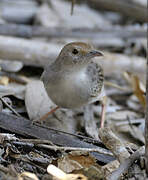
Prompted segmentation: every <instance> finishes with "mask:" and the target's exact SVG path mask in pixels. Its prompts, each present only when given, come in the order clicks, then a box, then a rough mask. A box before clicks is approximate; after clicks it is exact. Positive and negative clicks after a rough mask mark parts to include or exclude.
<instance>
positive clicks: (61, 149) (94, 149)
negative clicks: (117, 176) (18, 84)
mask: <svg viewBox="0 0 148 180" xmlns="http://www.w3.org/2000/svg"><path fill="white" fill-rule="evenodd" d="M37 146H38V147H41V148H46V149H52V150H54V151H57V150H60V151H85V152H98V153H101V154H107V155H110V156H112V155H113V154H112V153H111V152H110V151H108V150H106V149H103V148H77V147H59V146H50V145H46V144H38V145H37Z"/></svg>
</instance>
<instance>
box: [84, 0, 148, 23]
mask: <svg viewBox="0 0 148 180" xmlns="http://www.w3.org/2000/svg"><path fill="white" fill-rule="evenodd" d="M87 2H88V4H90V6H93V7H94V8H95V9H98V10H100V9H102V10H108V11H114V12H119V13H121V14H122V15H125V16H126V17H129V18H132V19H135V20H138V21H141V22H147V21H148V20H147V7H146V6H145V7H144V6H141V5H138V3H135V2H134V1H123V0H87Z"/></svg>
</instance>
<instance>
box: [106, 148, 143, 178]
mask: <svg viewBox="0 0 148 180" xmlns="http://www.w3.org/2000/svg"><path fill="white" fill-rule="evenodd" d="M144 153H145V147H144V146H142V147H141V148H139V149H138V150H137V151H136V152H135V153H133V154H132V155H131V156H130V157H129V158H127V159H126V160H125V161H124V162H123V163H121V164H120V166H119V168H118V169H117V170H115V171H113V173H112V174H111V175H110V176H108V177H107V180H117V179H119V177H120V176H121V175H122V174H123V173H125V172H126V171H127V170H128V169H129V167H131V165H132V164H133V163H134V161H136V160H137V159H139V158H140V156H143V155H144Z"/></svg>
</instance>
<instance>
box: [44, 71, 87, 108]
mask: <svg viewBox="0 0 148 180" xmlns="http://www.w3.org/2000/svg"><path fill="white" fill-rule="evenodd" d="M47 92H48V95H49V97H50V98H51V99H52V100H53V102H54V103H55V104H57V105H58V106H60V107H63V108H78V107H81V106H83V105H85V104H87V103H88V99H89V79H88V77H87V75H86V73H85V72H84V71H80V72H75V73H71V74H68V73H67V74H65V75H64V76H63V75H62V77H59V78H58V80H57V81H56V83H52V84H50V86H48V90H47Z"/></svg>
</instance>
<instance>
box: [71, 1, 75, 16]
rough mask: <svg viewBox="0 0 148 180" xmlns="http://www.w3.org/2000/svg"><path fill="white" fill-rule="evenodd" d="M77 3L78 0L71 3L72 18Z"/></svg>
mask: <svg viewBox="0 0 148 180" xmlns="http://www.w3.org/2000/svg"><path fill="white" fill-rule="evenodd" d="M75 2H76V0H72V2H71V16H72V15H73V11H74V5H75Z"/></svg>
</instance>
